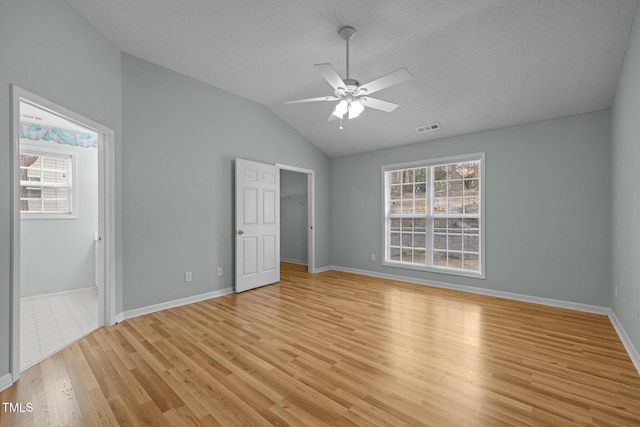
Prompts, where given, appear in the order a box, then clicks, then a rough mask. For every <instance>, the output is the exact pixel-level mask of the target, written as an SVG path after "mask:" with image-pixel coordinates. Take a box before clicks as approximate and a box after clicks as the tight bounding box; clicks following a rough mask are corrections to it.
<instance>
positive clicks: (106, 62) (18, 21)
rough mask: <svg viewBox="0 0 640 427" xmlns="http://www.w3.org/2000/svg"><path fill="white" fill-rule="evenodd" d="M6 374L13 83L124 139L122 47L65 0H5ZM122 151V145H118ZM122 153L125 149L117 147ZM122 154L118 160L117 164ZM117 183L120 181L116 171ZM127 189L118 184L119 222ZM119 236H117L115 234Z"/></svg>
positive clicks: (0, 124)
mask: <svg viewBox="0 0 640 427" xmlns="http://www.w3.org/2000/svg"><path fill="white" fill-rule="evenodd" d="M0 58H2V59H1V60H0V136H1V137H0V139H1V143H0V177H2V179H0V272H1V273H0V377H2V376H3V375H5V374H6V373H8V372H9V360H10V358H9V349H10V328H11V321H10V319H11V312H10V301H11V284H10V277H9V271H10V259H11V256H10V254H11V246H10V240H9V239H10V231H11V222H10V196H9V194H10V182H9V178H10V176H11V170H10V105H11V99H10V85H11V84H16V85H18V86H20V87H22V88H23V89H26V90H28V91H30V92H32V93H35V94H37V95H39V96H42V97H44V98H47V99H48V100H50V101H52V102H55V103H57V104H58V105H61V106H63V107H65V108H68V109H70V110H73V111H75V112H77V113H78V114H81V115H83V116H85V117H88V118H90V119H92V120H94V121H96V122H98V123H101V124H102V125H104V126H107V127H109V128H111V129H113V130H114V131H115V132H116V144H119V141H120V125H121V70H120V52H119V51H118V49H116V48H115V47H114V46H113V45H112V44H111V43H110V42H109V41H107V39H106V38H105V37H103V36H102V35H101V34H99V33H98V32H97V31H95V30H94V29H93V28H92V27H91V26H90V25H89V24H88V23H87V22H86V21H85V20H84V19H83V18H82V17H80V16H79V15H78V14H77V13H76V12H75V11H74V10H72V9H71V8H70V7H69V6H68V5H67V4H66V3H65V2H64V1H63V0H20V1H2V2H0ZM116 150H118V147H116ZM116 156H119V154H118V151H116ZM118 163H119V161H118V157H116V164H118ZM116 175H117V178H116V186H117V187H118V186H119V185H120V179H119V170H116ZM119 194H120V191H119V189H118V188H116V218H117V219H116V227H117V229H118V230H119V229H120V227H119V225H120V224H119V220H120V217H121V215H120V212H119V211H118V209H119V206H120V202H119ZM116 237H118V236H116ZM116 253H117V254H118V255H117V257H118V259H117V260H116V295H117V300H116V311H120V310H121V309H122V301H121V291H122V287H121V284H122V279H121V261H120V254H121V253H122V248H121V247H120V246H119V239H118V241H117V242H116Z"/></svg>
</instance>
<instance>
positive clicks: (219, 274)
mask: <svg viewBox="0 0 640 427" xmlns="http://www.w3.org/2000/svg"><path fill="white" fill-rule="evenodd" d="M218 276H222V267H218Z"/></svg>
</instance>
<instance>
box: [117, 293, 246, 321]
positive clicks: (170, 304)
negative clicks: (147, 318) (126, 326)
mask: <svg viewBox="0 0 640 427" xmlns="http://www.w3.org/2000/svg"><path fill="white" fill-rule="evenodd" d="M231 293H233V288H225V289H220V290H217V291H212V292H206V293H204V294H199V295H193V296H190V297H186V298H180V299H176V300H173V301H167V302H162V303H159V304H154V305H148V306H146V307H140V308H134V309H133V310H127V311H125V312H123V313H118V314H116V323H119V322H122V321H123V320H126V319H131V318H132V317H138V316H142V315H145V314H150V313H155V312H156V311H160V310H166V309H168V308H174V307H180V306H182V305H186V304H193V303H194V302H199V301H204V300H208V299H211V298H218V297H221V296H224V295H229V294H231Z"/></svg>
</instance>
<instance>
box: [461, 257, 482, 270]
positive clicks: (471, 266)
mask: <svg viewBox="0 0 640 427" xmlns="http://www.w3.org/2000/svg"><path fill="white" fill-rule="evenodd" d="M464 269H465V270H471V271H480V260H479V258H478V255H476V254H465V255H464Z"/></svg>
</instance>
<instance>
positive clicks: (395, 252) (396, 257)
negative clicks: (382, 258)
mask: <svg viewBox="0 0 640 427" xmlns="http://www.w3.org/2000/svg"><path fill="white" fill-rule="evenodd" d="M389 257H390V258H391V261H400V248H391V249H390V250H389Z"/></svg>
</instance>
